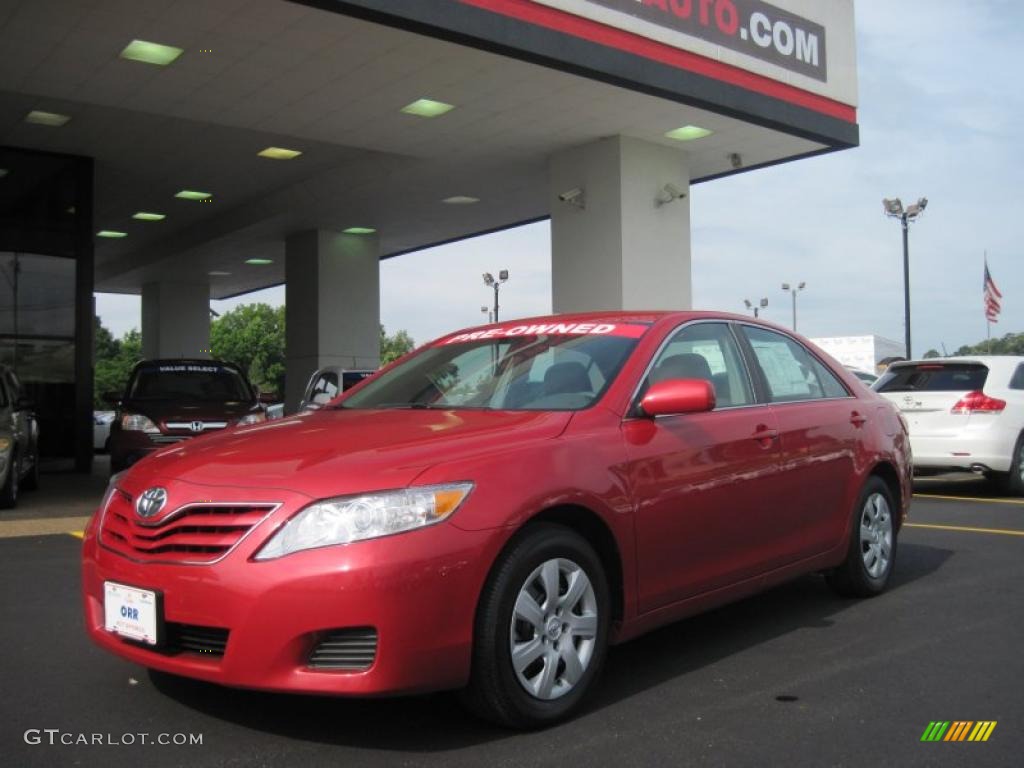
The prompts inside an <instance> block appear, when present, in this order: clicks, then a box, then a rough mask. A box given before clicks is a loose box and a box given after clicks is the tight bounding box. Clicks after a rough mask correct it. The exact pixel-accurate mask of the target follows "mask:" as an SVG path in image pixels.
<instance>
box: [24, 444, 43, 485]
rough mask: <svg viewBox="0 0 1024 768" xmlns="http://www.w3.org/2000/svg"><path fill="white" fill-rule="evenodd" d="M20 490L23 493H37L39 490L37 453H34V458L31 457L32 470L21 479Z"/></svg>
mask: <svg viewBox="0 0 1024 768" xmlns="http://www.w3.org/2000/svg"><path fill="white" fill-rule="evenodd" d="M21 490H23V491H38V490H39V451H38V450H37V451H36V454H35V456H33V457H32V468H31V469H29V471H28V474H26V475H25V477H23V478H22V479H21Z"/></svg>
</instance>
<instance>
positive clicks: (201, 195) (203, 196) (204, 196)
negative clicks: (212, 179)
mask: <svg viewBox="0 0 1024 768" xmlns="http://www.w3.org/2000/svg"><path fill="white" fill-rule="evenodd" d="M174 196H175V197H180V198H181V199H182V200H209V199H210V198H211V197H213V195H212V194H210V193H209V192H197V191H196V190H194V189H183V190H181V191H180V192H176V193H175V194H174Z"/></svg>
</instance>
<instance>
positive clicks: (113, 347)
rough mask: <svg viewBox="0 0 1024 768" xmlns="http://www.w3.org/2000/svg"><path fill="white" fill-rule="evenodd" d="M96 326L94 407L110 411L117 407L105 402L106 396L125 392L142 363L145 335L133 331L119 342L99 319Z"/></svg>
mask: <svg viewBox="0 0 1024 768" xmlns="http://www.w3.org/2000/svg"><path fill="white" fill-rule="evenodd" d="M95 323H96V324H95V328H96V335H95V337H94V338H95V355H94V357H93V360H94V362H95V365H94V368H93V389H92V392H93V394H92V403H93V408H95V409H96V410H98V411H108V410H110V409H111V408H113V406H112V405H111V404H110V403H109V402H107V401H106V400H104V399H103V395H104V393H106V392H117V393H118V394H120V393H122V392H124V388H125V386H127V384H128V376H129V375H130V374H131V372H132V366H134V365H135V363H137V362H138V361H139V360H141V359H142V334H141V333H139V332H138V330H136V329H134V328H133V329H132V330H130V331H128V333H126V334H125V335H124V338H122V339H115V338H114V337H113V335H112V334H111V333H110V331H109V330H107V329H106V328H104V327H103V325H102V324H101V323H100V319H99V318H98V317H97V318H96V321H95Z"/></svg>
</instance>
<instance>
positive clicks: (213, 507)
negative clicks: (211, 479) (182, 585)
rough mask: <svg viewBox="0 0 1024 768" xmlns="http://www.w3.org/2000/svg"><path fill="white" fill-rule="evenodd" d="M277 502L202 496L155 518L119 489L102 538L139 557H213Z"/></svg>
mask: <svg viewBox="0 0 1024 768" xmlns="http://www.w3.org/2000/svg"><path fill="white" fill-rule="evenodd" d="M276 508H277V505H276V504H227V503H225V504H221V503H215V502H201V503H197V504H189V505H186V506H184V507H182V508H180V509H178V510H176V511H174V512H172V513H171V514H169V515H167V516H166V517H164V518H162V519H160V520H157V521H154V522H150V521H146V520H142V519H141V518H140V517H139V516H138V515H137V514H136V513H135V509H134V506H133V504H132V498H131V497H130V496H129V495H128V494H126V493H124V492H123V491H117V492H115V493H114V495H113V497H111V500H110V502H109V503H108V505H107V510H106V513H105V514H104V516H103V524H102V526H101V528H100V542H101V543H102V544H103V545H104V546H105V547H107V548H108V549H112V550H114V551H115V552H117V553H119V554H122V555H124V556H125V557H128V558H131V559H132V560H136V561H140V562H162V563H192V564H203V563H212V562H214V561H216V560H219V559H220V558H221V557H223V556H224V555H225V554H227V553H228V552H229V551H230V550H231V548H232V547H234V546H235V545H236V544H237V543H238V542H239V541H241V539H242V537H243V536H245V534H247V533H248V532H249V531H250V530H252V529H253V527H255V526H256V525H257V524H258V523H260V522H262V521H263V519H264V518H265V517H266V516H267V515H269V514H270V513H271V512H273V511H274V510H275V509H276Z"/></svg>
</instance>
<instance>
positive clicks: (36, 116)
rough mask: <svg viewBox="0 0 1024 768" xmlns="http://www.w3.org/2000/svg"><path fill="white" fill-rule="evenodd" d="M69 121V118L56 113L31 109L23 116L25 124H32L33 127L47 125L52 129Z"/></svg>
mask: <svg viewBox="0 0 1024 768" xmlns="http://www.w3.org/2000/svg"><path fill="white" fill-rule="evenodd" d="M70 119H71V118H70V117H68V116H67V115H62V114H60V113H58V112H42V111H40V110H38V109H33V110H32V111H31V112H29V113H28V114H27V115H25V122H26V123H32V124H33V125H49V126H51V127H53V128H59V127H60V126H62V125H64V124H65V123H67V121H68V120H70Z"/></svg>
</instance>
